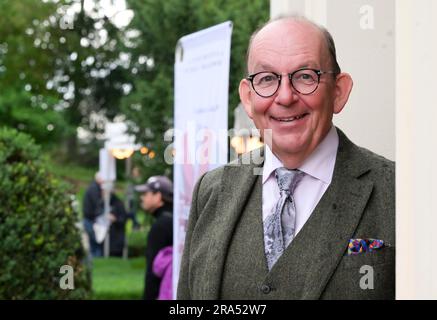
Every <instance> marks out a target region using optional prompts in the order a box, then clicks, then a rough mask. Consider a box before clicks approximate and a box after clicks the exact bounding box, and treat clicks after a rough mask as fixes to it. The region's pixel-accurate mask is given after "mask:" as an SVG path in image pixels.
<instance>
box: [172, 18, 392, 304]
mask: <svg viewBox="0 0 437 320" xmlns="http://www.w3.org/2000/svg"><path fill="white" fill-rule="evenodd" d="M247 68H248V73H249V76H248V77H247V78H245V79H243V80H242V81H241V83H240V98H241V101H242V103H243V105H244V107H245V109H246V112H247V114H248V115H249V117H250V118H251V119H253V121H254V123H255V125H256V127H257V128H258V129H259V130H260V132H261V134H262V136H263V137H264V141H265V147H264V148H262V149H259V150H255V151H253V152H252V153H250V154H246V155H244V156H243V157H241V158H240V159H238V161H236V162H233V163H230V164H228V165H226V166H224V167H220V168H218V169H215V170H213V171H211V172H208V173H206V174H205V175H203V176H202V177H201V178H200V179H199V181H198V182H197V184H196V187H195V189H194V192H193V200H192V206H191V212H190V217H189V222H188V229H187V235H186V240H185V248H184V254H183V258H182V263H181V271H180V276H179V285H178V293H177V297H178V299H394V298H395V172H394V163H393V162H391V161H389V160H387V159H384V158H383V157H381V156H378V155H376V154H374V153H372V152H370V151H368V150H366V149H364V148H360V147H358V146H356V145H355V144H353V143H352V142H351V141H350V140H349V139H348V138H347V137H346V136H345V134H344V133H343V132H342V131H341V130H339V129H337V128H336V127H334V126H333V123H332V118H333V114H334V113H339V112H340V111H341V110H342V109H343V107H344V106H345V104H346V102H347V100H348V97H349V93H350V91H351V89H352V79H351V77H350V75H348V74H347V73H342V72H341V70H340V67H339V65H338V63H337V59H336V52H335V45H334V42H333V40H332V37H331V35H330V34H329V33H328V31H326V30H325V29H324V28H322V27H320V26H317V25H315V24H314V23H312V22H311V21H309V20H307V19H305V18H302V17H287V18H281V19H277V20H274V21H271V22H269V23H267V24H266V25H265V26H263V27H262V28H261V29H260V30H258V31H256V32H255V33H254V35H253V36H252V38H251V41H250V44H249V49H248V57H247ZM287 179H288V180H287ZM284 181H286V183H284Z"/></svg>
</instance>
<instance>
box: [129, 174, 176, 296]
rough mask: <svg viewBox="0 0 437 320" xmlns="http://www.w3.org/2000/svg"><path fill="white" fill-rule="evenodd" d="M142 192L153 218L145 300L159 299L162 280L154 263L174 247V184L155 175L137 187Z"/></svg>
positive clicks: (143, 199) (147, 252)
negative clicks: (159, 256) (162, 252)
mask: <svg viewBox="0 0 437 320" xmlns="http://www.w3.org/2000/svg"><path fill="white" fill-rule="evenodd" d="M135 190H136V191H137V192H140V193H141V206H142V208H143V209H144V210H145V211H146V212H149V213H150V214H152V215H153V217H154V218H155V221H154V222H153V224H152V226H151V228H150V231H149V235H148V238H147V246H146V263H147V267H146V275H145V284H144V295H143V299H144V300H156V299H157V298H158V296H159V288H160V284H161V278H159V277H157V276H156V275H155V274H154V273H153V261H154V259H155V257H156V256H157V254H158V253H159V252H160V251H161V250H162V249H163V248H165V247H168V246H172V245H173V183H172V182H171V180H170V179H169V178H167V177H166V176H152V177H150V178H149V179H148V180H147V182H146V183H145V184H142V185H137V186H136V187H135Z"/></svg>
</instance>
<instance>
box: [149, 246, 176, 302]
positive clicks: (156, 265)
mask: <svg viewBox="0 0 437 320" xmlns="http://www.w3.org/2000/svg"><path fill="white" fill-rule="evenodd" d="M172 262H173V247H172V246H168V247H165V248H163V249H161V251H159V252H158V254H157V255H156V258H155V260H153V273H154V274H155V275H156V276H157V277H158V278H161V284H160V286H159V296H158V300H172V299H173V290H172V287H173V279H172V276H173V271H172V269H173V268H172Z"/></svg>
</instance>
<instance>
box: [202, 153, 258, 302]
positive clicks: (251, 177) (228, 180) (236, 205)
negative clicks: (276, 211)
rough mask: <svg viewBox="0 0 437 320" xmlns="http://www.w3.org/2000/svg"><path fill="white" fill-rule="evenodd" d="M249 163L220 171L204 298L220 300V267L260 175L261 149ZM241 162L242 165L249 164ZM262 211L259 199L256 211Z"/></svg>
mask: <svg viewBox="0 0 437 320" xmlns="http://www.w3.org/2000/svg"><path fill="white" fill-rule="evenodd" d="M250 155H251V159H250V163H249V164H241V160H240V161H239V163H238V164H229V165H226V166H225V168H224V172H223V178H222V188H221V192H220V195H219V198H218V201H217V207H216V212H217V216H218V218H217V221H216V226H215V228H214V231H213V233H212V234H211V244H210V252H209V255H208V258H207V266H208V268H209V271H208V273H207V274H206V283H205V291H204V294H205V299H210V300H216V299H219V293H220V289H221V287H220V285H221V283H222V276H223V268H224V263H225V259H226V255H227V252H228V248H229V245H230V241H231V239H232V235H233V233H234V230H235V227H236V225H237V222H238V219H239V218H240V216H241V214H242V212H243V211H244V207H245V205H246V202H247V200H248V198H249V195H250V194H251V192H252V190H253V188H254V186H255V182H256V181H257V177H258V175H257V174H260V173H261V174H262V163H263V149H262V148H261V149H257V150H255V151H254V152H251V153H250ZM248 162H249V161H248V159H247V158H246V159H244V161H243V163H248ZM256 210H257V211H258V212H261V210H262V203H261V199H259V204H258V206H257V208H256Z"/></svg>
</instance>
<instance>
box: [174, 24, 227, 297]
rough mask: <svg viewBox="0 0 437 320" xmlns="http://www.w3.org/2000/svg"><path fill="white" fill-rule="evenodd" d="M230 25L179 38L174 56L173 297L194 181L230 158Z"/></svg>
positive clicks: (218, 26) (222, 25) (217, 26)
mask: <svg viewBox="0 0 437 320" xmlns="http://www.w3.org/2000/svg"><path fill="white" fill-rule="evenodd" d="M231 35H232V22H230V21H227V22H224V23H221V24H219V25H216V26H213V27H210V28H207V29H204V30H201V31H199V32H196V33H192V34H190V35H187V36H184V37H182V38H181V39H179V42H178V45H177V48H176V54H175V99H174V106H175V109H174V116H175V123H174V125H175V128H174V133H173V135H174V147H175V149H174V152H175V154H174V177H173V181H174V222H173V226H174V229H173V230H174V237H173V239H174V240H173V241H174V250H173V288H174V290H173V295H174V297H175V296H176V288H177V282H178V278H179V267H180V260H181V256H182V251H183V247H184V239H185V233H186V227H187V220H188V214H189V211H190V206H191V196H192V192H193V188H194V185H195V183H196V181H197V179H198V178H199V177H200V176H201V175H202V174H203V173H205V172H206V171H209V170H211V169H214V168H216V167H218V166H219V165H222V164H225V163H226V162H227V160H228V141H227V129H228V90H229V62H230V53H231Z"/></svg>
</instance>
